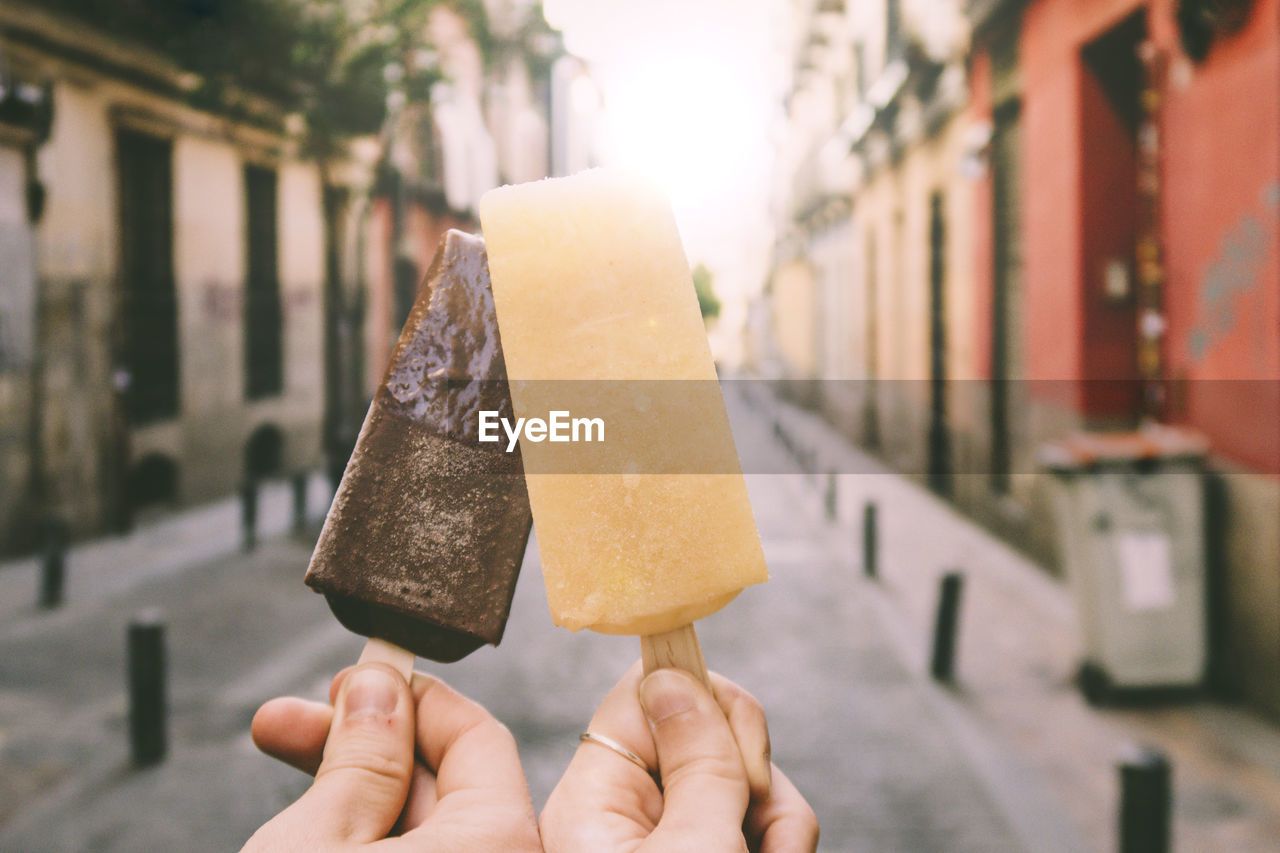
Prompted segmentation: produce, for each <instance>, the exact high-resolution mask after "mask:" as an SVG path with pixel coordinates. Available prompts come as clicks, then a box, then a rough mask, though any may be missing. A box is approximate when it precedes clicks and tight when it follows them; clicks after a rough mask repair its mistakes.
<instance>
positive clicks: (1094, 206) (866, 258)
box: [757, 0, 1280, 714]
mask: <svg viewBox="0 0 1280 853" xmlns="http://www.w3.org/2000/svg"><path fill="white" fill-rule="evenodd" d="M793 11H794V13H795V16H796V19H797V21H799V22H800V23H799V24H798V34H797V37H796V39H795V40H794V46H795V55H796V67H797V73H796V77H795V83H794V85H793V93H792V97H791V99H790V100H789V102H788V104H787V107H788V109H787V117H786V121H785V123H784V125H783V128H784V129H783V131H782V140H783V141H782V142H781V144H780V150H781V152H782V156H781V157H780V159H779V174H780V179H779V189H778V193H777V196H778V199H779V201H778V203H777V205H776V212H777V214H778V233H779V234H780V235H781V236H780V239H779V242H778V247H777V249H776V252H775V268H774V274H773V279H772V283H771V290H770V292H769V299H770V303H771V304H770V317H771V321H772V322H771V329H772V337H773V343H772V351H771V352H772V355H773V362H772V363H773V365H774V367H775V372H777V373H779V374H781V375H783V376H785V377H787V378H790V379H792V380H797V381H795V382H793V383H792V384H791V387H792V388H794V389H797V394H796V396H797V397H798V398H800V399H802V401H803V402H805V403H806V404H809V405H812V406H814V407H815V408H819V409H820V410H822V411H823V412H824V414H825V415H826V416H827V418H828V419H829V420H830V421H831V422H832V423H834V424H835V425H837V426H838V427H840V428H841V429H842V431H844V432H845V433H846V434H848V435H849V436H851V437H852V438H853V439H855V440H856V441H858V442H859V443H860V444H861V445H862V446H864V447H866V448H868V449H870V450H872V451H874V452H876V453H878V454H880V455H881V456H882V457H883V458H884V459H885V460H886V461H888V462H889V463H890V464H891V465H893V466H894V467H895V468H896V469H898V470H899V471H902V472H904V473H907V474H909V475H911V476H913V477H916V478H918V479H919V480H920V481H922V482H924V483H926V484H928V485H929V486H930V487H932V488H933V489H935V490H936V491H938V492H939V493H940V494H943V495H946V496H949V497H950V498H951V499H953V500H954V501H955V502H956V504H957V505H958V506H959V507H961V508H962V509H964V510H965V511H966V512H968V513H970V514H971V515H973V516H974V517H976V518H978V519H980V520H981V521H982V522H983V523H984V524H986V525H988V526H989V527H990V528H991V529H993V530H995V531H997V532H998V533H1000V534H1001V535H1002V536H1004V537H1006V538H1007V539H1008V540H1009V541H1011V542H1013V543H1015V544H1017V545H1018V546H1019V547H1021V548H1023V549H1025V550H1026V551H1027V552H1029V553H1030V554H1032V555H1033V556H1034V557H1036V558H1037V559H1038V560H1039V561H1041V562H1042V563H1043V564H1044V565H1046V566H1047V567H1048V568H1049V569H1050V570H1056V567H1057V565H1058V559H1059V556H1058V551H1057V537H1058V534H1059V531H1058V530H1057V529H1056V526H1055V519H1054V516H1053V514H1052V512H1051V511H1050V504H1049V483H1048V479H1047V475H1045V474H1042V473H1041V472H1040V471H1039V470H1038V465H1037V458H1038V450H1039V448H1041V447H1042V446H1043V445H1044V443H1045V442H1047V441H1050V440H1053V439H1056V438H1060V437H1063V436H1065V435H1067V434H1069V433H1072V432H1075V431H1078V430H1103V431H1113V430H1126V429H1132V428H1135V427H1137V426H1138V425H1139V424H1141V423H1143V422H1151V421H1156V422H1163V423H1172V424H1177V425H1183V426H1187V427H1191V428H1193V429H1195V430H1198V431H1200V432H1202V433H1203V434H1204V435H1205V436H1206V437H1207V439H1208V441H1209V444H1210V447H1211V456H1210V460H1209V476H1208V478H1207V485H1206V511H1207V516H1208V523H1207V527H1206V531H1205V535H1206V536H1207V542H1208V553H1209V556H1210V559H1209V564H1208V565H1207V566H1206V571H1207V574H1208V578H1209V585H1210V592H1209V601H1210V609H1211V613H1210V625H1211V637H1210V647H1211V656H1212V657H1211V661H1210V667H1209V678H1210V681H1211V683H1212V684H1213V686H1214V687H1216V688H1217V689H1219V690H1220V691H1223V692H1226V693H1229V694H1232V695H1237V696H1242V697H1245V698H1247V699H1248V700H1250V701H1251V702H1253V703H1254V704H1255V705H1257V706H1258V707H1262V708H1265V709H1268V710H1270V711H1271V712H1272V713H1274V714H1280V570H1278V569H1277V566H1280V524H1277V519H1280V428H1277V424H1280V382H1278V381H1277V379H1280V134H1278V133H1277V132H1276V128H1277V127H1280V2H1277V0H1236V2H1226V0H1224V1H1223V2H1204V0H1029V2H1028V0H968V1H967V2H958V1H957V2H947V0H940V1H939V2H924V0H918V1H917V0H885V2H878V3H866V4H847V5H846V4H843V3H838V2H801V0H797V2H796V3H794V4H793ZM815 103H816V104H817V106H816V107H815V106H814V104H815ZM846 153H847V155H848V157H847V159H845V158H843V155H844V154H846ZM815 171H816V173H817V174H818V175H819V178H818V179H817V180H815V178H814V177H813V174H814V173H815ZM824 181H825V183H824ZM814 187H819V188H820V189H819V190H818V191H815V190H814ZM842 204H843V205H847V207H848V211H849V212H848V216H847V219H844V220H843V221H842V220H841V216H843V214H841V213H839V211H840V206H841V205H842ZM757 349H758V350H761V351H764V350H765V349H766V348H765V347H763V346H759V345H757ZM819 380H823V381H819ZM825 380H835V381H825ZM840 380H845V381H840Z"/></svg>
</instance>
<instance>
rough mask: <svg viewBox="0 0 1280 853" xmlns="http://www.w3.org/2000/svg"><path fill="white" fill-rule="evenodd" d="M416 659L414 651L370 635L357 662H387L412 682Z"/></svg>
mask: <svg viewBox="0 0 1280 853" xmlns="http://www.w3.org/2000/svg"><path fill="white" fill-rule="evenodd" d="M415 660H416V658H415V657H414V654H413V652H410V651H406V650H405V649H402V648H400V647H399V646H397V645H393V644H392V643H388V642H387V641H386V640H379V639H378V638H377V637H370V638H369V642H367V643H365V644H364V651H362V652H361V653H360V660H359V661H357V663H358V664H359V663H385V664H386V665H387V666H389V667H391V668H392V669H394V670H395V671H396V672H398V673H400V674H401V675H403V676H404V680H405V681H409V682H412V681H413V662H414V661H415Z"/></svg>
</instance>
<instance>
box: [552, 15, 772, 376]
mask: <svg viewBox="0 0 1280 853" xmlns="http://www.w3.org/2000/svg"><path fill="white" fill-rule="evenodd" d="M543 9H544V12H545V14H546V17H547V20H548V22H549V23H550V24H551V25H552V26H553V27H555V28H557V29H559V30H560V31H561V32H562V33H563V34H564V38H565V46H566V48H567V49H568V51H569V52H570V53H573V54H575V55H577V56H579V57H581V58H583V59H584V60H586V62H587V63H588V65H589V67H590V69H591V74H592V77H593V78H594V79H595V80H596V82H597V83H598V84H599V86H600V88H601V90H602V93H603V96H604V103H605V110H606V116H605V125H606V129H607V135H608V139H609V146H608V154H607V157H608V161H609V162H608V165H617V166H623V167H627V168H630V169H633V170H637V171H641V172H645V173H648V174H651V175H653V176H654V177H655V178H656V179H657V180H659V181H660V182H661V183H662V184H663V186H664V187H665V188H666V190H667V193H668V195H669V196H670V198H671V202H672V206H673V207H674V209H675V212H676V219H677V221H678V222H679V225H680V231H681V236H682V237H683V239H684V242H685V249H686V251H687V252H688V254H689V260H690V262H691V263H694V264H697V263H700V262H701V263H706V264H707V266H708V267H710V268H711V270H712V272H713V273H714V274H715V288H716V290H717V292H718V293H719V295H720V296H721V299H722V300H723V301H724V302H725V310H724V313H723V314H722V318H721V323H720V325H721V326H723V327H725V328H724V335H723V337H724V338H725V339H724V340H721V341H718V342H717V341H714V340H713V343H719V344H720V346H721V347H722V348H723V347H726V346H727V347H730V348H732V346H733V344H732V341H731V339H730V336H729V334H728V333H729V332H730V329H731V328H732V327H735V326H737V325H739V324H740V322H741V316H740V315H741V313H742V311H743V310H744V307H745V300H746V297H747V296H748V295H750V294H752V293H754V292H757V291H758V289H759V287H760V286H761V284H762V283H763V280H764V276H765V275H766V272H767V268H768V260H769V252H770V250H771V245H772V228H771V225H770V222H771V218H770V215H769V210H768V204H769V189H770V183H771V178H770V176H771V170H772V162H773V148H772V144H771V142H770V139H771V134H772V128H773V124H774V122H775V120H776V116H777V115H778V112H779V109H780V107H779V103H780V99H781V91H780V86H781V84H782V82H783V80H784V77H783V65H782V63H783V60H782V54H781V51H780V45H779V43H778V40H779V38H780V36H781V34H782V33H783V23H784V21H785V16H786V12H787V9H788V4H787V3H786V2H785V0H773V2H747V3H744V2H740V0H683V2H679V0H614V2H599V0H544V2H543ZM726 355H729V356H730V357H731V356H732V354H731V353H726Z"/></svg>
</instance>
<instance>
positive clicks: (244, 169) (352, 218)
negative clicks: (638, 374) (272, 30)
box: [0, 0, 589, 553]
mask: <svg viewBox="0 0 1280 853" xmlns="http://www.w3.org/2000/svg"><path fill="white" fill-rule="evenodd" d="M391 5H392V6H393V7H394V4H391ZM402 5H403V4H402ZM122 8H123V7H122ZM157 8H167V7H165V6H164V4H160V6H159V7H157ZM182 8H183V9H186V7H182ZM203 8H204V7H199V8H197V7H194V6H193V7H192V9H196V11H199V10H200V9H203ZM209 8H210V9H213V7H209ZM370 8H372V9H373V11H374V12H377V10H378V9H379V8H381V7H376V8H375V7H370ZM404 8H405V9H408V10H409V11H408V12H406V13H405V14H406V17H405V18H404V19H403V20H399V21H398V22H397V25H396V27H391V25H390V23H389V22H388V21H383V20H381V19H371V20H367V21H364V23H363V24H362V26H363V28H364V29H363V30H362V32H363V33H365V35H362V36H360V38H366V36H367V37H368V38H372V39H374V42H373V43H372V45H373V48H377V49H379V50H382V51H383V52H382V54H379V58H378V60H377V61H378V63H379V66H378V67H377V68H376V69H375V71H376V74H375V78H376V80H377V85H376V86H375V87H374V88H375V89H376V90H378V91H379V95H378V97H379V98H381V97H382V96H383V91H384V90H385V97H386V105H385V110H383V107H382V105H381V104H377V105H376V110H372V111H369V110H366V112H371V113H372V114H373V115H374V116H375V118H374V120H373V121H372V122H369V121H367V120H366V122H365V123H366V124H372V125H373V127H372V129H373V130H374V131H375V132H373V133H369V134H367V135H361V133H363V131H361V132H352V131H346V130H343V131H339V132H337V133H335V134H333V135H330V136H329V137H326V138H325V139H324V142H325V144H324V145H320V144H317V136H316V135H315V134H314V133H313V132H312V130H313V128H312V127H309V126H308V121H309V120H310V114H303V113H300V112H298V113H294V112H290V111H289V110H288V109H286V107H285V106H284V105H282V103H281V102H277V101H273V100H272V99H271V98H269V97H266V96H261V95H257V94H255V93H254V92H251V91H246V90H241V89H237V88H236V86H237V85H239V79H240V77H239V75H240V73H241V71H242V69H241V68H240V67H237V66H235V65H231V66H230V67H228V68H226V69H225V71H226V73H227V74H229V75H230V83H229V84H227V85H225V86H224V87H222V88H220V89H219V90H218V91H219V93H220V94H219V97H218V98H215V99H212V100H211V99H209V98H207V97H205V92H206V91H207V87H206V86H205V83H207V79H202V78H201V77H200V76H199V75H197V74H196V73H194V72H193V71H191V70H189V69H188V68H187V67H185V66H184V65H183V64H181V63H180V61H179V59H180V57H178V56H175V53H174V51H172V50H168V51H166V50H161V49H158V48H157V47H156V45H155V44H153V43H151V42H148V41H142V40H139V39H135V38H133V37H132V34H134V33H142V32H143V31H145V30H146V29H147V28H146V27H145V26H141V24H140V23H139V21H138V19H137V16H138V15H139V14H140V13H139V12H138V9H135V8H134V7H128V8H125V9H124V10H123V11H121V12H120V13H119V14H116V13H114V12H111V11H110V10H109V9H105V7H99V6H97V5H95V4H85V3H83V2H80V0H58V2H57V3H55V4H53V5H52V6H50V7H44V6H40V5H36V4H30V3H25V2H7V3H4V4H0V264H2V265H3V267H4V270H5V271H4V273H3V274H4V276H5V281H4V288H3V290H2V295H0V553H3V552H13V551H18V550H24V549H29V548H31V547H34V546H35V545H37V544H38V543H39V541H40V538H41V537H42V536H43V535H45V530H44V523H45V522H46V520H57V521H58V522H60V523H65V524H67V525H69V527H70V532H71V533H72V535H75V536H86V535H97V534H101V533H105V532H108V531H112V530H123V529H125V528H127V527H128V526H129V525H130V524H131V523H132V522H133V521H134V520H135V519H136V518H137V517H138V514H139V513H152V512H163V511H165V510H167V509H171V508H174V507H180V506H186V505H190V504H195V503H199V502H203V501H206V500H209V499H212V498H216V497H220V496H225V495H228V494H232V493H234V492H235V490H236V489H237V488H238V487H239V486H240V485H241V484H242V483H244V482H246V481H248V480H252V479H256V478H260V477H266V476H279V475H287V474H290V473H293V472H297V471H303V470H316V469H320V468H322V467H326V466H327V467H328V470H329V472H330V475H331V476H333V477H335V478H336V477H337V476H338V475H340V473H341V471H342V469H343V466H344V465H345V462H346V459H347V457H348V455H349V453H350V450H351V448H352V447H353V446H354V442H355V438H356V434H357V433H358V430H359V427H360V424H361V422H362V420H363V417H364V414H365V411H366V409H367V407H368V402H369V400H370V398H371V396H372V393H373V390H374V388H375V387H376V384H377V383H378V382H379V381H380V378H381V373H382V369H383V365H384V364H385V362H386V359H387V356H388V354H389V353H390V350H391V347H392V346H393V344H394V342H395V339H396V337H397V336H398V334H399V331H400V327H401V325H402V324H403V322H404V319H405V317H406V316H407V314H408V310H409V306H410V305H411V304H412V302H413V299H414V297H415V294H416V291H417V287H418V284H419V283H420V281H421V280H422V277H423V275H424V274H425V272H426V269H427V267H428V266H429V264H430V261H431V258H432V256H433V255H434V253H435V250H436V247H437V245H438V243H439V240H440V237H441V236H442V234H443V232H444V231H445V230H446V229H448V228H451V227H457V228H462V229H464V230H476V227H477V226H476V222H475V218H474V211H475V205H476V202H477V201H478V199H479V197H480V195H481V194H482V193H483V192H485V191H486V190H488V189H490V188H492V187H494V186H497V185H498V184H499V183H501V182H504V181H509V182H516V181H524V180H532V179H536V178H538V177H542V176H544V175H546V174H547V173H548V170H549V168H550V163H551V159H552V146H551V141H550V117H549V116H550V108H551V102H552V99H553V94H555V92H554V91H553V89H554V87H553V85H552V80H551V78H552V76H553V75H552V67H553V65H555V63H556V61H557V58H558V57H560V56H561V55H562V51H561V48H560V44H559V39H558V37H557V36H556V34H554V33H553V32H551V31H550V30H549V29H548V28H547V26H546V24H545V21H543V19H542V16H541V12H540V9H539V8H538V7H537V5H536V4H534V5H530V4H526V3H514V2H513V3H504V2H498V1H497V0H495V2H491V3H480V2H479V0H476V2H466V0H459V2H456V3H424V4H420V5H419V6H413V7H411V6H410V5H405V6H404ZM144 11H145V10H144ZM214 11H216V10H214ZM174 14H188V12H185V11H179V12H174ZM192 14H194V13H192ZM378 14H381V13H378ZM130 15H132V16H133V17H132V18H131V17H130ZM188 23H190V22H188V21H186V19H181V18H180V19H179V20H178V23H177V26H178V27H179V28H180V27H185V26H187V24H188ZM165 25H166V26H168V25H172V22H166V24H165ZM202 25H203V24H201V22H200V21H196V22H195V23H194V24H192V26H202ZM157 26H158V27H159V25H157ZM236 27H237V25H235V24H234V22H232V23H231V24H230V28H229V29H226V30H223V31H219V32H220V33H221V36H220V37H222V38H229V39H236V38H239V37H240V36H242V35H243V32H244V31H243V29H237V28H236ZM388 35H390V36H394V37H395V41H393V42H388V43H387V44H386V45H383V44H382V43H381V42H379V41H378V40H379V39H383V38H385V37H386V36H388ZM357 47H359V46H358V45H357ZM365 47H366V48H367V47H368V45H366V46H365ZM353 55H354V57H355V60H354V62H355V64H356V66H357V71H360V68H359V62H361V61H366V60H363V59H362V58H361V57H362V56H363V54H361V53H360V52H359V50H357V51H356V52H355V54H353ZM313 73H315V74H317V75H318V74H320V71H314V72H313ZM366 76H367V75H366ZM586 76H587V75H586V72H585V69H580V68H565V69H564V71H563V73H562V74H561V75H560V79H561V83H562V87H571V86H574V85H575V84H576V88H577V90H578V91H579V92H581V91H583V90H584V86H585V85H587V84H584V83H582V82H581V80H582V78H584V77H586ZM384 80H385V86H384V83H383V81H384ZM423 81H428V82H430V83H431V85H430V89H429V91H425V90H423V85H424V84H423ZM432 81H434V82H432ZM307 82H312V81H307ZM321 85H323V84H321ZM339 94H341V93H339ZM559 96H560V97H566V96H567V92H563V91H562V92H560V93H559ZM364 101H365V102H366V103H365V104H364V105H365V106H367V101H368V98H367V97H366V98H364ZM357 106H360V104H357ZM292 108H293V109H296V108H297V105H296V104H295V105H293V107H292ZM584 109H585V108H583V107H582V105H580V104H579V105H578V106H577V108H576V111H573V112H571V113H570V114H569V115H568V116H567V117H562V120H561V122H560V124H562V125H564V126H565V128H566V132H569V131H570V129H573V130H576V128H577V127H578V126H580V125H582V124H583V123H584V122H585V121H586V120H587V119H584V118H582V114H583V113H584ZM378 115H382V116H384V118H383V119H382V120H381V128H380V131H379V130H378V128H377V126H376V125H377V123H378V119H377V118H376V116H378ZM366 118H367V117H366ZM566 146H567V147H566ZM588 149H589V146H586V145H584V144H582V143H581V142H579V143H576V144H568V143H561V144H560V147H559V148H557V149H556V150H559V151H564V150H569V151H570V153H571V154H572V156H571V157H568V158H562V159H564V160H565V162H566V163H572V164H573V165H584V164H582V163H581V162H580V161H582V160H583V159H584V157H586V156H588V155H587V154H586V152H587V150H588Z"/></svg>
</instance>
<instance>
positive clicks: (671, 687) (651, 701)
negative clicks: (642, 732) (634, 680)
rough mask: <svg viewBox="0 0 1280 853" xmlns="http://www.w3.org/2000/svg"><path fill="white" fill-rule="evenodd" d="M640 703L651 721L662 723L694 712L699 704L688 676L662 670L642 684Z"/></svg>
mask: <svg viewBox="0 0 1280 853" xmlns="http://www.w3.org/2000/svg"><path fill="white" fill-rule="evenodd" d="M640 703H641V704H642V705H644V710H645V713H646V714H648V716H649V719H650V721H652V722H655V723H660V722H662V721H663V720H665V719H667V718H668V717H674V716H675V715H676V714H682V713H684V712H685V711H691V710H693V708H694V706H695V705H697V704H698V697H697V694H696V693H694V688H693V683H692V682H691V681H690V680H689V678H688V677H687V676H684V675H681V674H680V673H678V672H675V671H674V670H670V669H660V670H658V671H657V672H654V673H652V674H651V675H649V676H648V677H647V678H645V680H644V681H643V682H641V683H640Z"/></svg>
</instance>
